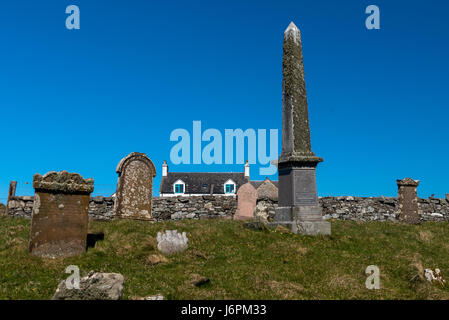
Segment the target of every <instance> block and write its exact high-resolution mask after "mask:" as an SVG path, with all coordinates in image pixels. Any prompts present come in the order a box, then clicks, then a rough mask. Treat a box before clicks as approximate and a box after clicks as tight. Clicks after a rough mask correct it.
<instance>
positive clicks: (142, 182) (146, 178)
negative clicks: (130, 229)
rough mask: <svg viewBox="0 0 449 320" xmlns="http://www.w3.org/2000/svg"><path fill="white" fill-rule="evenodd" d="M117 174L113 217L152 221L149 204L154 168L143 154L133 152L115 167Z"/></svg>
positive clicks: (154, 173)
mask: <svg viewBox="0 0 449 320" xmlns="http://www.w3.org/2000/svg"><path fill="white" fill-rule="evenodd" d="M116 171H117V173H118V174H119V178H118V184H117V192H116V197H117V198H116V202H115V215H116V216H117V217H119V218H130V219H141V220H153V216H152V213H151V202H152V196H153V178H154V177H155V176H156V168H155V167H154V164H153V162H152V161H151V160H150V159H149V158H148V157H147V155H145V154H144V153H138V152H133V153H131V154H129V155H128V156H126V157H125V158H123V159H122V160H121V161H120V163H119V164H118V166H117V170H116Z"/></svg>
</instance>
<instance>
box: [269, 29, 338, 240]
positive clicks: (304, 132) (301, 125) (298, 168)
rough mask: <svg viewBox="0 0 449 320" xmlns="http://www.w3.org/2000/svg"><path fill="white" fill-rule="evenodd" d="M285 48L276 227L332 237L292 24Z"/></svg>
mask: <svg viewBox="0 0 449 320" xmlns="http://www.w3.org/2000/svg"><path fill="white" fill-rule="evenodd" d="M283 49H284V54H283V61H282V72H283V83H282V89H283V90H282V91H283V108H282V153H281V155H280V157H279V161H278V172H279V191H278V194H279V205H278V208H277V209H276V214H275V219H274V220H275V222H274V225H276V224H278V225H283V226H285V227H287V228H289V229H290V230H291V231H292V232H294V233H301V234H308V235H317V234H330V233H331V226H330V223H329V222H327V221H323V218H322V209H321V207H320V205H319V203H318V196H317V188H316V177H315V168H316V166H317V165H318V163H319V162H321V161H323V159H322V158H319V157H317V156H316V155H315V154H314V153H313V152H312V147H311V142H310V128H309V112H308V105H307V95H306V83H305V76H304V65H303V56H302V45H301V34H300V32H299V29H298V28H297V27H296V26H295V24H294V23H293V22H292V23H290V25H289V26H288V28H287V30H285V33H284V48H283Z"/></svg>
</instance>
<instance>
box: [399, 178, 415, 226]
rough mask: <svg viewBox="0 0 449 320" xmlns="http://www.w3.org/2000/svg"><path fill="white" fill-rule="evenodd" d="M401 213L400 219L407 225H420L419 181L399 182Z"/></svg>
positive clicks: (406, 179)
mask: <svg viewBox="0 0 449 320" xmlns="http://www.w3.org/2000/svg"><path fill="white" fill-rule="evenodd" d="M397 184H398V200H399V213H398V219H399V220H400V221H404V222H407V223H419V214H418V194H417V187H418V185H419V180H416V181H415V180H413V179H410V178H405V179H404V180H397Z"/></svg>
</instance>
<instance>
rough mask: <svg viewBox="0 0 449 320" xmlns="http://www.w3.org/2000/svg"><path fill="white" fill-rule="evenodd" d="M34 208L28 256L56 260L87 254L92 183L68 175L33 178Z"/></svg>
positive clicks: (75, 175) (62, 172)
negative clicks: (29, 254)
mask: <svg viewBox="0 0 449 320" xmlns="http://www.w3.org/2000/svg"><path fill="white" fill-rule="evenodd" d="M33 187H34V189H35V194H34V206H33V213H32V220H31V232H30V243H29V252H30V253H31V254H33V255H37V256H41V257H45V258H56V257H68V256H74V255H79V254H82V253H83V252H85V251H86V239H87V225H88V208H89V199H90V193H91V192H92V191H93V190H94V181H93V179H84V178H83V177H82V176H81V175H79V174H77V173H68V172H67V171H61V172H55V171H52V172H49V173H47V174H45V175H44V176H42V175H40V174H36V175H34V177H33Z"/></svg>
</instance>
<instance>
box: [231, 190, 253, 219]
mask: <svg viewBox="0 0 449 320" xmlns="http://www.w3.org/2000/svg"><path fill="white" fill-rule="evenodd" d="M256 203H257V190H256V189H255V188H254V187H253V185H252V184H251V183H249V182H247V183H245V184H244V185H242V186H240V188H239V189H238V190H237V211H236V212H235V215H234V220H249V219H253V218H254V209H255V208H256Z"/></svg>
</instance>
